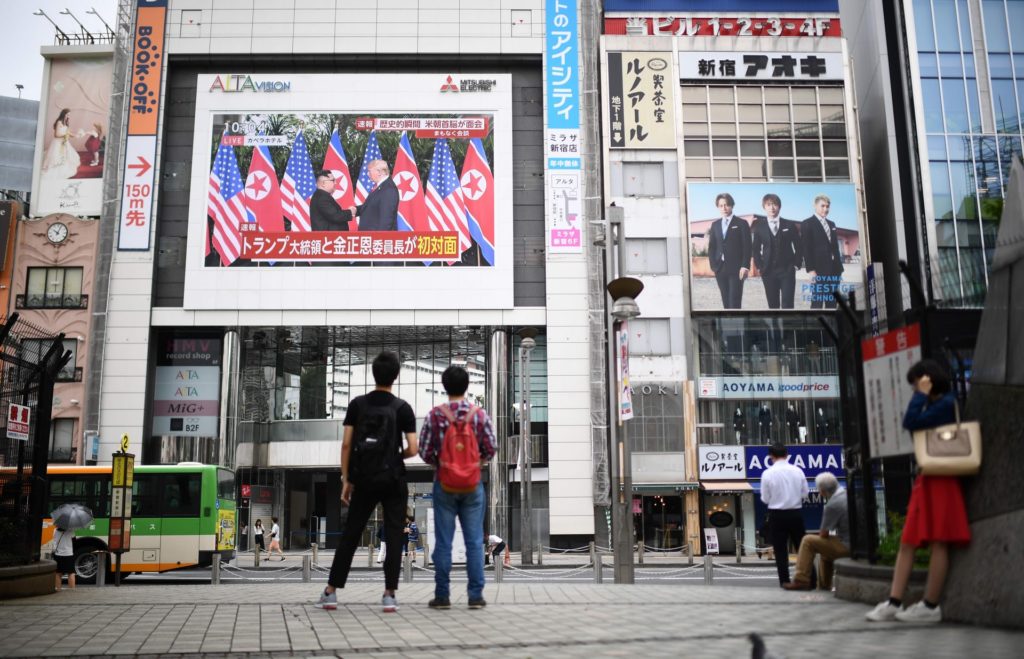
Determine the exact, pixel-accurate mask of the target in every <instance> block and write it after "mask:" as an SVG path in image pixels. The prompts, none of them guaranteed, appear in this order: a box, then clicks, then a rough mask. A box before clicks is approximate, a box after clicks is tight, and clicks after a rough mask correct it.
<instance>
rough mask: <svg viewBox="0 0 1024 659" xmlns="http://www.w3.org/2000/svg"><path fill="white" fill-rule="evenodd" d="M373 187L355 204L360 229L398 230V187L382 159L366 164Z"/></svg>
mask: <svg viewBox="0 0 1024 659" xmlns="http://www.w3.org/2000/svg"><path fill="white" fill-rule="evenodd" d="M367 170H368V174H369V175H370V179H371V180H373V182H374V184H375V185H374V188H373V190H371V191H370V194H368V195H367V196H366V199H365V200H364V201H363V203H362V204H360V205H359V206H357V207H356V208H355V209H354V210H355V215H358V216H359V230H360V231H398V187H397V186H395V182H394V181H393V180H391V170H390V169H389V168H388V164H387V163H386V162H384V161H383V160H374V161H372V162H371V163H370V164H369V165H367Z"/></svg>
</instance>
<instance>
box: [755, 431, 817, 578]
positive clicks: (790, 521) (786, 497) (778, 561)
mask: <svg viewBox="0 0 1024 659" xmlns="http://www.w3.org/2000/svg"><path fill="white" fill-rule="evenodd" d="M768 455H769V457H771V459H772V466H771V467H768V469H766V470H765V472H764V474H763V475H762V476H761V500H762V501H764V504H765V505H766V506H768V527H769V532H770V536H771V543H772V549H773V550H774V551H775V567H777V568H778V570H779V586H781V587H785V585H786V584H787V583H789V543H790V542H792V543H793V546H794V547H799V546H800V540H801V539H803V537H804V533H805V530H804V517H803V503H804V499H806V498H807V494H808V491H809V490H808V488H807V476H806V475H804V472H803V470H802V469H800V467H797V466H795V465H791V464H789V455H788V453H787V452H786V447H785V446H784V445H782V444H772V446H771V448H769V449H768Z"/></svg>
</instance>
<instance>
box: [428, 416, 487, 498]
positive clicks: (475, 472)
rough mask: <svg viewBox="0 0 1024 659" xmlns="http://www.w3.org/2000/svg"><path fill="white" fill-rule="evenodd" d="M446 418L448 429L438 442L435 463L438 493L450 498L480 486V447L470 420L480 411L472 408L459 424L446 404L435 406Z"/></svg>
mask: <svg viewBox="0 0 1024 659" xmlns="http://www.w3.org/2000/svg"><path fill="white" fill-rule="evenodd" d="M438 409H440V410H441V413H442V414H444V415H445V416H446V417H447V418H448V429H447V430H445V431H444V439H442V440H441V453H440V455H439V456H438V460H437V479H438V481H439V482H440V483H441V489H443V490H444V491H445V492H448V493H450V494H466V493H468V492H472V491H473V490H475V489H476V487H477V485H479V484H480V446H479V443H478V442H477V438H476V433H474V432H473V426H471V425H470V419H472V418H473V415H474V414H476V413H477V411H478V410H479V409H480V408H479V407H477V406H475V405H473V406H470V408H469V412H467V413H466V416H465V417H463V418H462V420H461V421H459V420H458V419H456V418H455V415H454V414H452V411H451V409H450V408H449V407H448V405H447V404H443V405H438Z"/></svg>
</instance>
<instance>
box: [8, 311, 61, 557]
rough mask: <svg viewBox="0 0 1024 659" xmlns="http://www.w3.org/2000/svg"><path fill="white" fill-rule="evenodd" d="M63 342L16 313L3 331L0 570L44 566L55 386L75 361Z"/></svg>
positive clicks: (58, 337) (9, 319)
mask: <svg viewBox="0 0 1024 659" xmlns="http://www.w3.org/2000/svg"><path fill="white" fill-rule="evenodd" d="M40 341H45V342H46V343H45V344H43V345H45V346H46V348H45V349H36V348H29V349H27V346H39V345H40V344H39V342H40ZM63 341H64V335H63V334H60V335H58V336H56V337H55V336H53V335H52V334H49V333H47V332H45V331H43V330H41V329H39V328H38V327H34V326H33V325H31V324H29V323H27V322H25V321H23V320H20V319H19V317H18V314H16V313H13V314H11V315H10V316H9V317H8V318H7V319H6V322H4V324H3V326H2V327H0V414H2V415H3V419H4V420H3V422H2V424H0V567H6V566H11V565H24V564H26V563H31V562H33V561H37V560H39V545H40V535H41V533H42V522H43V517H45V516H46V512H47V511H46V510H45V508H46V495H47V491H46V490H47V478H46V469H47V464H48V463H49V448H50V447H49V444H50V410H51V408H52V407H53V383H54V381H55V380H56V379H57V376H58V373H59V372H60V370H61V368H63V367H64V364H66V363H67V361H68V360H69V359H70V358H71V352H70V351H65V350H64V346H63Z"/></svg>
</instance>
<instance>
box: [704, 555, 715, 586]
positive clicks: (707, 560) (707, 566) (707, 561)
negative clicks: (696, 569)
mask: <svg viewBox="0 0 1024 659" xmlns="http://www.w3.org/2000/svg"><path fill="white" fill-rule="evenodd" d="M711 561H712V559H711V554H705V555H704V585H705V586H710V585H712V584H714V583H715V564H714V563H712V562H711Z"/></svg>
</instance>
